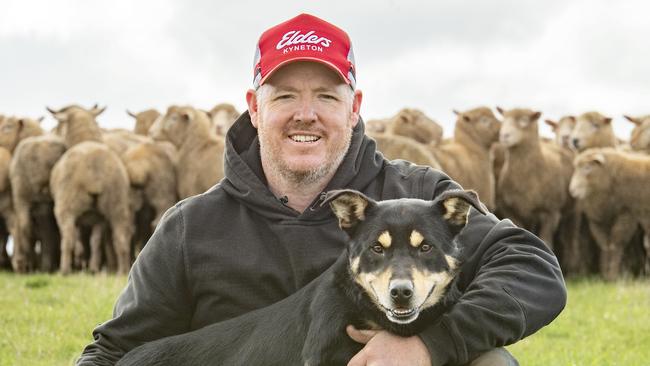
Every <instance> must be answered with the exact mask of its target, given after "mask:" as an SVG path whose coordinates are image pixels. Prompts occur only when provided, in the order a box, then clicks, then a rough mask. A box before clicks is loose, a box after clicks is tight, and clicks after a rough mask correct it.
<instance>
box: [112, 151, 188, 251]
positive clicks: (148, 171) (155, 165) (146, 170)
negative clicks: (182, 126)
mask: <svg viewBox="0 0 650 366" xmlns="http://www.w3.org/2000/svg"><path fill="white" fill-rule="evenodd" d="M123 161H124V165H125V167H126V170H127V173H128V175H129V180H130V182H131V187H132V188H135V189H136V190H137V192H136V194H138V195H139V196H140V197H141V201H142V207H140V208H139V210H138V211H139V212H137V213H136V233H135V235H134V242H135V245H134V246H135V248H134V249H135V251H136V253H137V252H138V251H139V250H141V249H142V247H143V246H144V243H145V242H146V241H147V240H148V239H149V237H150V236H151V233H152V232H153V229H154V228H155V227H156V225H158V222H159V221H160V219H161V217H162V215H163V214H164V213H165V211H167V209H169V208H170V207H171V206H173V205H174V204H175V203H176V201H177V200H178V198H177V196H176V186H177V185H176V174H175V170H174V163H173V161H172V159H171V158H170V157H169V155H168V152H167V151H166V150H165V148H164V146H163V145H161V144H160V143H157V142H147V143H142V144H139V145H136V146H133V147H131V148H129V149H128V150H127V151H126V152H125V153H124V155H123ZM149 208H150V209H151V210H152V211H153V212H152V216H153V217H149V215H147V211H148V210H149Z"/></svg>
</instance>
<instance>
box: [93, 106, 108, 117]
mask: <svg viewBox="0 0 650 366" xmlns="http://www.w3.org/2000/svg"><path fill="white" fill-rule="evenodd" d="M105 110H106V107H103V108H98V107H97V104H95V106H94V107H93V108H92V109H91V110H90V111H89V112H90V114H92V115H93V116H94V117H97V116H99V115H100V114H102V113H104V111H105Z"/></svg>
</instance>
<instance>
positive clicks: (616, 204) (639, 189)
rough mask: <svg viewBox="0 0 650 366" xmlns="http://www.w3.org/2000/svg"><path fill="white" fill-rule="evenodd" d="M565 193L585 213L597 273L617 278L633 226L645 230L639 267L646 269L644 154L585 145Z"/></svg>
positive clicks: (649, 260) (647, 171) (648, 195)
mask: <svg viewBox="0 0 650 366" xmlns="http://www.w3.org/2000/svg"><path fill="white" fill-rule="evenodd" d="M574 166H575V171H574V174H573V177H572V179H571V185H570V190H571V194H572V195H573V196H574V197H576V198H577V199H578V200H579V201H580V203H581V207H582V209H583V211H584V212H585V214H586V215H587V218H588V220H589V221H588V223H589V229H590V231H591V233H592V235H593V236H594V239H595V240H596V243H597V244H598V247H599V248H600V270H601V273H602V275H603V276H604V277H605V278H606V279H608V280H613V279H616V278H617V277H618V275H619V274H620V270H621V264H622V263H621V262H622V259H623V254H624V251H625V248H626V246H627V245H628V244H629V243H630V241H631V240H632V238H633V236H634V233H635V230H636V227H637V224H641V226H642V228H643V230H644V232H645V234H644V238H643V243H644V247H645V252H646V258H645V271H646V273H650V185H649V184H648V181H649V180H650V157H649V156H647V155H645V154H639V153H630V152H624V151H620V150H616V149H613V148H600V149H589V150H586V151H585V152H583V153H581V154H580V155H578V156H577V157H576V158H575V160H574Z"/></svg>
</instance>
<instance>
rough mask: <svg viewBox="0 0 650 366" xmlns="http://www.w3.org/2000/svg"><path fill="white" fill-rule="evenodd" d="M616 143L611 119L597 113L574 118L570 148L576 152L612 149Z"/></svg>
mask: <svg viewBox="0 0 650 366" xmlns="http://www.w3.org/2000/svg"><path fill="white" fill-rule="evenodd" d="M617 143H618V141H617V139H616V136H614V130H613V129H612V119H611V118H610V117H605V116H603V115H602V114H600V113H598V112H586V113H583V114H581V115H580V116H578V118H576V125H575V127H574V128H573V132H571V146H572V147H573V149H575V150H576V151H578V152H582V151H584V150H586V149H590V148H594V147H614V146H616V145H617Z"/></svg>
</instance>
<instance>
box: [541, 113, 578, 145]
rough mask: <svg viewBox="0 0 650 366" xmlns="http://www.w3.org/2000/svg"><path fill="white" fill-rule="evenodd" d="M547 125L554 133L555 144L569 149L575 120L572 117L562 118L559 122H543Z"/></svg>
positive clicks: (548, 120)
mask: <svg viewBox="0 0 650 366" xmlns="http://www.w3.org/2000/svg"><path fill="white" fill-rule="evenodd" d="M544 122H546V124H547V125H549V126H551V128H552V129H553V132H554V133H555V143H557V144H558V145H559V146H562V147H564V148H567V149H571V147H572V146H573V145H572V144H571V132H573V129H574V128H575V126H576V118H575V117H574V116H564V117H562V118H560V120H559V121H557V122H555V121H553V120H550V119H547V120H544Z"/></svg>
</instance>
